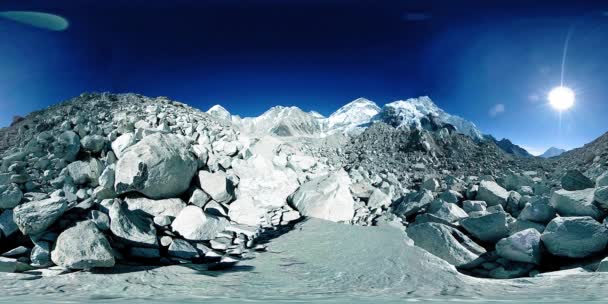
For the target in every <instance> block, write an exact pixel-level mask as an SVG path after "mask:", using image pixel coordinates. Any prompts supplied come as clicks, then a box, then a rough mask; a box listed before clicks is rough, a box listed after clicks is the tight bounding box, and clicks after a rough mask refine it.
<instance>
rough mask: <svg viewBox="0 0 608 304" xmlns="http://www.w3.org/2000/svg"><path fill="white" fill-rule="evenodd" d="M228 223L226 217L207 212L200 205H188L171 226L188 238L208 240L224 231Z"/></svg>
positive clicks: (191, 239)
mask: <svg viewBox="0 0 608 304" xmlns="http://www.w3.org/2000/svg"><path fill="white" fill-rule="evenodd" d="M228 224H229V222H228V221H227V220H226V219H225V218H222V217H216V216H213V215H209V214H206V213H205V212H204V211H203V209H201V208H200V207H197V206H187V207H186V208H184V209H182V211H181V212H180V213H179V214H178V215H177V217H176V218H175V220H174V221H173V223H172V224H171V227H172V228H173V231H175V232H177V233H179V234H180V235H181V236H182V237H184V238H185V239H187V240H190V241H207V240H212V239H214V238H215V237H216V236H217V235H218V234H219V233H220V232H222V231H224V229H225V228H226V226H228Z"/></svg>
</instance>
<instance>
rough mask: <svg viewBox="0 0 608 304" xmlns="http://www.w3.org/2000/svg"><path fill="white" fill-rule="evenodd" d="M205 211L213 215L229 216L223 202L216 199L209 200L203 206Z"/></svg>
mask: <svg viewBox="0 0 608 304" xmlns="http://www.w3.org/2000/svg"><path fill="white" fill-rule="evenodd" d="M203 211H205V213H207V214H211V215H215V216H222V217H227V216H228V214H227V213H226V210H225V209H224V207H223V206H222V204H220V203H218V202H216V201H209V202H208V203H207V204H205V206H204V207H203Z"/></svg>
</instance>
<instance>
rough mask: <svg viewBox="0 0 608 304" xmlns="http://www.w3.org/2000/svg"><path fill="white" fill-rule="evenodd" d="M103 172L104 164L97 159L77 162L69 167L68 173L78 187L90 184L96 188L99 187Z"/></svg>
mask: <svg viewBox="0 0 608 304" xmlns="http://www.w3.org/2000/svg"><path fill="white" fill-rule="evenodd" d="M103 170H104V166H103V164H102V163H101V161H99V160H98V159H96V158H91V159H89V160H88V161H76V162H73V163H71V164H69V165H68V173H69V174H70V176H71V177H72V179H73V180H74V183H75V184H77V185H81V184H86V183H90V184H91V186H93V187H96V186H97V185H99V177H100V176H101V173H103Z"/></svg>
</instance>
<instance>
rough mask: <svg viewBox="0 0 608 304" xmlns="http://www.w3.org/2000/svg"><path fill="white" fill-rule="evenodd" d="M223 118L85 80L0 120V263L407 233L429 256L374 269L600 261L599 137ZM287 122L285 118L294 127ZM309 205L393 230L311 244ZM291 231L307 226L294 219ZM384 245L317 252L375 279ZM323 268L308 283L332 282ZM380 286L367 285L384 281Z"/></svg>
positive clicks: (112, 261)
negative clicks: (546, 137) (565, 142)
mask: <svg viewBox="0 0 608 304" xmlns="http://www.w3.org/2000/svg"><path fill="white" fill-rule="evenodd" d="M223 116H225V115H223ZM223 116H217V115H213V113H211V114H208V113H204V112H201V111H198V110H196V109H193V108H191V107H189V106H187V105H185V104H182V103H179V102H175V101H171V100H169V99H167V98H164V97H158V98H148V97H144V96H140V95H135V94H119V95H115V94H105V93H104V94H84V95H81V96H79V97H77V98H74V99H73V100H70V101H67V102H65V103H62V104H59V105H56V106H53V107H50V108H48V109H46V110H44V111H40V112H36V113H32V114H31V115H28V116H27V117H26V118H25V119H24V120H22V121H19V122H17V123H16V124H15V125H14V126H12V127H11V128H9V129H4V130H2V131H1V132H0V138H4V139H6V140H5V141H3V144H2V145H1V147H2V149H3V150H2V151H1V153H2V154H0V155H1V157H2V162H1V166H0V252H1V253H2V257H0V271H2V272H8V273H23V274H20V275H13V276H14V278H18V279H25V278H26V277H27V278H39V279H40V280H41V282H43V283H41V284H47V283H48V282H47V281H45V280H48V279H46V278H45V276H46V275H52V276H54V277H53V278H54V279H57V278H62V279H57V280H59V281H62V280H69V279H68V278H78V277H79V276H86V277H87V280H88V279H89V276H92V277H95V276H94V275H91V274H84V273H82V272H79V273H78V274H75V273H73V272H74V271H79V270H86V271H93V273H98V272H100V271H101V273H112V272H113V271H114V270H111V269H115V270H118V269H120V270H119V271H123V270H124V269H131V270H133V269H135V268H125V267H126V266H125V265H129V267H142V266H145V267H149V266H151V265H154V266H160V265H165V266H166V265H188V267H195V268H196V267H203V268H200V269H204V270H205V271H208V270H220V269H227V268H230V267H233V266H235V265H237V268H236V269H238V267H240V266H238V265H242V264H244V263H245V262H242V261H247V263H252V262H251V261H248V260H249V259H251V258H254V257H255V259H254V261H256V260H258V259H262V258H263V257H266V256H271V255H272V254H273V253H272V252H264V251H266V250H267V249H268V246H269V244H270V246H271V247H270V248H271V250H277V249H276V248H274V249H273V247H272V244H273V241H270V242H269V240H270V239H272V238H276V237H278V240H285V239H287V240H290V241H289V242H291V243H289V242H288V243H289V244H293V243H295V242H298V240H297V238H298V237H301V239H300V242H301V244H300V246H311V247H313V248H319V249H318V250H319V252H321V251H323V250H326V249H322V248H321V247H323V246H326V247H325V248H332V246H334V243H336V244H338V243H340V244H342V245H340V246H341V247H336V250H345V251H349V250H354V249H353V248H357V246H364V247H365V246H369V247H365V248H358V249H357V250H358V251H363V252H366V253H364V255H372V253H373V252H375V251H376V250H378V248H380V247H386V248H391V247H390V246H392V245H390V244H402V245H399V246H408V247H407V249H404V248H395V250H404V252H408V253H411V254H413V256H418V255H421V254H422V255H421V256H420V258H421V259H424V260H425V261H426V262H425V263H420V262H419V261H413V260H414V259H413V258H412V256H409V257H403V258H396V259H390V262H391V263H393V264H394V265H397V266H396V267H405V268H407V269H408V272H411V273H408V274H404V273H392V272H391V270H389V269H387V270H386V271H384V272H385V273H390V275H387V280H389V281H390V282H389V283H390V284H389V285H390V287H391V288H397V286H405V285H407V284H414V285H416V284H418V285H416V286H419V287H416V288H420V289H416V290H430V289H428V288H427V289H425V288H423V287H421V286H423V285H425V284H431V285H432V283H431V282H433V281H435V280H438V279H437V278H435V277H428V278H427V277H426V275H431V276H432V274H434V273H436V274H437V276H438V277H439V276H445V277H443V279H442V280H443V281H442V284H445V285H439V286H443V287H442V290H443V289H445V288H450V287H447V286H457V285H458V282H463V280H465V281H466V282H472V283H471V284H473V285H471V286H472V287H471V289H470V290H467V289H463V290H467V291H466V292H474V293H475V294H481V293H482V292H483V291H481V290H478V289H477V288H479V286H477V285H475V284H478V283H479V282H480V281H476V280H475V279H473V278H470V277H467V276H464V275H463V274H467V275H472V276H476V277H483V278H497V279H507V278H520V277H536V276H539V275H540V276H541V277H543V276H544V274H543V273H545V272H554V271H560V270H562V271H563V270H567V269H578V270H576V272H577V273H579V272H595V271H598V272H601V271H606V270H608V260H605V259H604V257H605V256H606V254H607V252H606V245H607V243H608V230H607V228H606V225H605V223H604V219H605V218H606V215H608V173H607V172H608V169H607V165H608V164H607V162H606V155H607V154H606V149H605V145H604V144H603V143H605V142H606V141H605V140H603V139H601V138H600V139H598V140H597V141H596V142H594V143H592V144H590V145H589V146H587V147H586V148H583V149H582V150H575V151H572V152H568V153H565V154H564V155H563V156H561V157H559V158H557V159H550V160H544V159H538V158H520V157H516V156H513V155H508V154H506V153H504V151H502V150H501V149H500V148H499V147H497V146H496V144H495V143H494V142H492V141H483V140H480V139H479V138H477V137H476V138H472V137H469V136H467V135H464V134H461V132H458V130H457V128H455V127H454V126H452V125H450V124H446V123H445V122H436V121H434V119H433V117H432V116H429V117H430V118H428V119H427V118H426V117H423V118H424V119H425V121H424V123H422V124H416V125H421V126H424V128H421V129H403V128H397V129H396V128H394V127H393V126H390V125H387V124H384V123H382V122H378V123H374V124H372V125H371V126H369V127H367V128H366V129H365V130H364V131H362V133H358V134H345V135H343V134H339V133H336V134H333V135H331V136H324V137H321V136H319V137H314V136H313V137H311V136H307V137H305V138H303V137H293V136H288V137H281V136H276V134H256V135H252V134H244V133H242V132H241V130H240V128H243V125H242V123H241V125H239V127H238V128H236V127H235V126H234V125H233V124H232V123H231V122H230V121H229V120H227V119H225V117H223ZM296 122H297V121H296ZM282 123H283V124H284V123H285V120H283V121H282ZM294 123H295V122H294V121H291V124H290V128H292V129H294V128H295V129H298V128H299V126H298V125H294ZM305 123H306V124H308V121H305ZM264 127H265V128H267V129H269V130H276V128H273V127H272V126H270V125H269V126H266V125H264ZM309 129H310V128H308V129H307V130H309ZM308 135H310V134H308ZM7 142H8V143H10V144H6V143H7ZM602 147H603V148H602ZM580 155H583V156H584V157H579V156H580ZM311 218H313V219H319V220H324V221H329V222H338V223H341V224H339V225H338V226H335V225H336V224H331V225H330V226H327V227H331V228H323V229H330V230H332V231H333V229H335V230H340V229H346V230H344V231H342V233H344V234H351V235H352V234H354V233H361V237H362V238H363V237H364V235H365V234H367V233H369V234H374V233H376V232H368V231H375V230H373V229H382V231H385V230H386V229H389V231H392V232H390V233H385V232H382V233H381V236H380V235H379V236H378V238H379V239H380V240H383V241H387V242H388V243H387V244H380V243H378V244H375V243H374V244H375V245H373V244H371V243H369V244H365V243H361V242H359V241H353V242H354V243H357V244H352V248H351V247H349V246H347V245H345V244H344V241H339V240H334V241H331V240H323V241H322V235H324V233H322V232H321V230H319V229H320V228H318V227H326V226H325V225H328V224H321V223H323V222H319V221H317V220H313V221H312V222H311V220H310V219H311ZM301 221H305V223H303V224H298V223H299V222H301ZM307 223H315V224H314V225H313V224H307ZM301 225H304V226H301ZM306 225H309V226H306ZM310 225H312V226H310ZM351 225H356V226H381V227H384V228H367V229H372V230H365V229H364V228H352V227H351ZM294 227H295V228H296V229H295V230H294ZM302 227H306V228H305V230H308V231H309V233H308V234H307V233H301V232H300V233H297V232H296V231H297V230H298V229H302ZM336 227H340V228H336ZM347 227H351V228H347ZM285 233H286V234H285ZM315 233H317V234H319V240H313V237H312V235H314V234H315ZM282 234H285V235H283V236H281V235H282ZM388 236H390V237H388ZM353 239H355V237H353V238H351V239H349V240H353ZM389 239H390V240H389ZM278 240H277V242H279V241H278ZM321 241H322V244H317V243H318V242H321ZM407 242H409V243H410V245H406V243H407ZM359 243H360V244H359ZM411 243H413V245H415V246H417V247H412V246H411V245H412V244H411ZM278 246H280V245H278ZM290 246H291V245H290ZM336 246H337V245H336ZM295 248H300V247H298V246H295V245H294V250H295ZM349 248H350V249H349ZM412 248H422V249H424V250H426V252H428V253H430V254H432V255H428V254H426V253H425V251H422V250H420V249H415V250H414V249H412ZM280 250H281V252H284V251H289V250H291V249H290V248H289V247H282V249H280ZM413 250H414V251H413ZM298 251H299V252H300V253H298ZM412 252H415V253H412ZM423 253H424V254H423ZM293 254H294V256H293V258H292V259H293V261H290V260H289V259H287V260H285V261H282V262H281V263H283V264H285V265H288V266H289V265H292V264H294V265H295V264H298V263H300V262H298V260H299V259H303V260H306V262H305V263H306V264H314V265H320V264H319V263H323V257H321V256H319V257H315V256H311V257H307V256H306V255H307V254H308V253H307V251H306V250H303V249H298V250H295V251H294V253H293ZM310 254H313V253H312V252H311V253H310ZM315 254H316V253H315ZM362 254H363V253H362ZM425 254H426V255H425ZM315 258H318V259H319V260H314V259H315ZM384 258H386V256H384V255H378V256H377V259H376V260H373V259H372V260H369V257H365V258H364V257H361V259H362V261H365V263H371V265H366V264H364V263H362V262H361V261H357V259H356V258H352V257H351V256H341V257H340V258H336V259H335V260H329V256H328V257H327V258H326V259H327V260H326V261H325V262H326V265H325V266H319V267H327V269H333V267H338V266H336V265H335V264H343V263H347V264H349V265H358V266H357V267H358V268H365V269H368V271H366V272H365V273H366V275H368V276H369V277H365V278H359V277H357V276H353V277H350V278H343V279H344V280H345V282H346V283H345V284H344V285H352V284H353V281H356V280H361V279H363V280H365V281H366V282H367V283H365V284H368V285H370V284H371V285H370V286H368V287H367V288H371V286H372V285H374V284H375V283H373V282H375V280H376V279H378V278H376V277H375V276H374V275H372V274H370V273H372V272H374V271H377V269H376V270H374V269H371V268H370V267H372V268H374V267H381V265H383V264H382V263H383V262H379V261H380V260H383V259H384ZM366 259H367V260H366ZM239 262H241V263H239ZM253 263H254V264H255V263H256V262H253ZM374 263H377V265H376V264H374ZM401 264H407V265H401ZM194 265H198V266H194ZM288 266H285V267H288ZM256 267H262V266H261V265H260V266H256ZM289 267H291V266H289ZM298 267H299V266H298ZM408 267H409V268H408ZM427 268H428V269H427ZM103 269H106V270H103ZM108 269H110V270H108ZM161 269H162V268H161ZM167 269H175V268H167ZM131 270H128V271H131ZM456 270H457V271H459V272H460V273H459V272H457V271H456ZM170 271H173V270H170ZM335 271H343V270H341V269H340V268H336V269H335ZM559 273H563V272H559ZM440 274H441V275H440ZM24 275H29V276H25V277H24ZM234 275H236V272H233V273H231V276H234ZM358 275H360V274H358ZM41 276H42V278H41ZM56 276H58V277H56ZM125 276H127V277H130V275H125ZM101 277H105V276H101ZM281 278H282V277H281V276H277V277H276V279H277V280H281ZM332 278H334V276H333V275H332V274H331V271H325V272H323V275H322V276H320V278H315V280H321V281H322V282H330V281H331V282H333V283H332V284H335V283H336V282H335V281H332V280H335V279H336V278H334V279H332ZM425 278H427V279H425ZM267 279H268V280H274V279H273V278H270V277H269V278H267ZM302 279H303V280H307V279H310V278H307V277H302ZM368 279H369V281H368ZM92 280H95V279H92ZM205 280H207V279H205ZM393 280H396V281H394V282H393ZM425 280H426V281H425ZM44 282H47V283H44ZM273 282H277V285H276V286H279V285H280V284H279V283H278V282H280V281H273ZM412 282H417V283H412ZM425 282H426V283H425ZM384 283H387V282H380V283H378V284H379V285H378V288H387V286H386V285H383V284H384ZM19 284H20V283H18V282H16V283H15V286H20V285H19ZM66 284H68V283H66ZM294 284H295V283H294ZM452 284H455V285H452ZM467 284H468V283H467ZM484 284H485V283H484ZM330 285H331V284H330ZM294 286H296V285H294ZM328 286H329V285H328ZM492 286H496V288H498V289H500V288H517V287H512V285H509V284H506V285H501V284H499V283H496V284H494V285H492ZM505 286H506V287H505ZM285 288H287V287H285ZM453 288H457V287H453ZM431 289H432V288H431ZM498 289H497V290H498ZM432 290H435V289H432ZM436 290H439V289H436ZM412 292H413V294H416V293H415V291H412ZM442 292H443V291H442ZM466 292H465V293H466ZM438 293H441V292H438ZM431 294H434V293H431ZM449 294H451V295H459V292H456V291H454V292H452V293H449Z"/></svg>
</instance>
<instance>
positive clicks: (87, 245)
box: [51, 221, 114, 269]
mask: <svg viewBox="0 0 608 304" xmlns="http://www.w3.org/2000/svg"><path fill="white" fill-rule="evenodd" d="M51 259H52V260H53V262H54V263H55V264H57V265H59V266H63V267H66V268H69V269H91V268H95V267H112V266H114V255H113V254H112V247H110V242H108V240H107V239H106V237H105V236H104V235H103V233H101V232H100V231H99V230H98V229H97V227H96V226H95V224H94V223H93V222H91V221H84V222H80V223H78V224H76V226H74V227H72V228H68V229H66V230H65V231H63V232H62V233H61V234H60V235H59V237H58V238H57V242H56V244H55V249H53V251H52V252H51Z"/></svg>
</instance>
